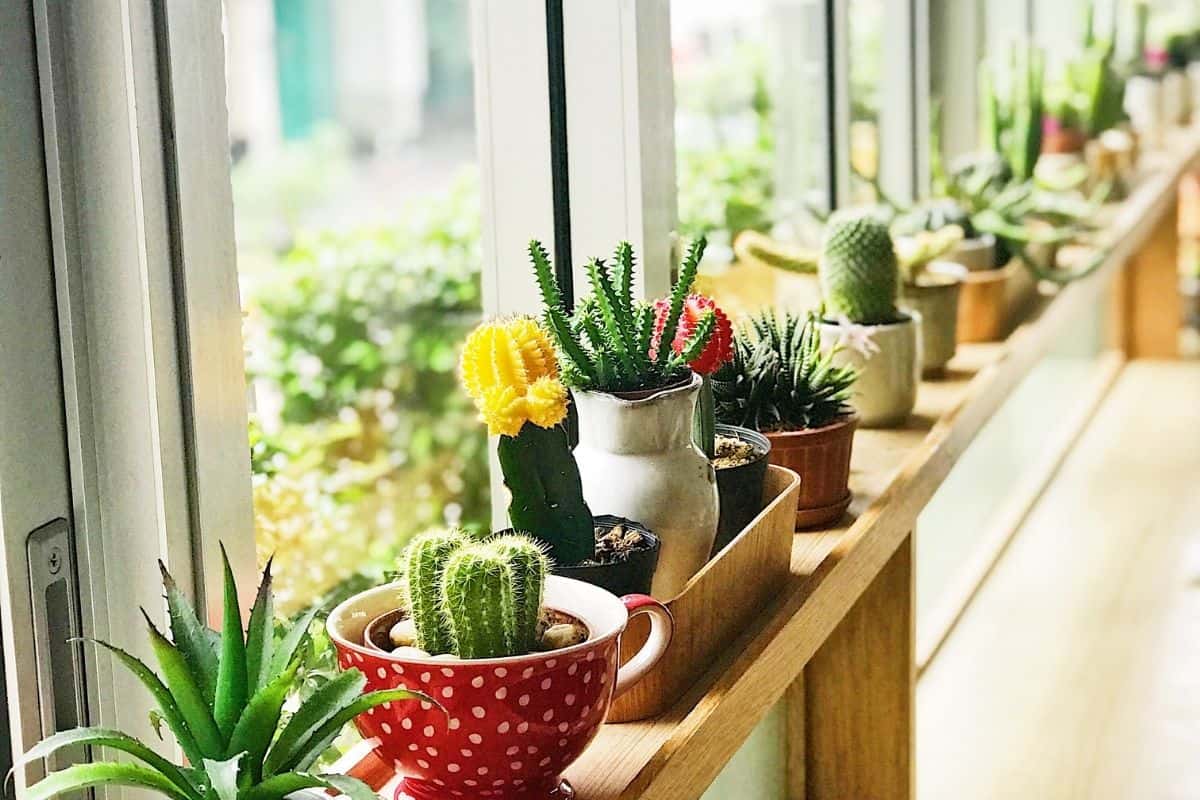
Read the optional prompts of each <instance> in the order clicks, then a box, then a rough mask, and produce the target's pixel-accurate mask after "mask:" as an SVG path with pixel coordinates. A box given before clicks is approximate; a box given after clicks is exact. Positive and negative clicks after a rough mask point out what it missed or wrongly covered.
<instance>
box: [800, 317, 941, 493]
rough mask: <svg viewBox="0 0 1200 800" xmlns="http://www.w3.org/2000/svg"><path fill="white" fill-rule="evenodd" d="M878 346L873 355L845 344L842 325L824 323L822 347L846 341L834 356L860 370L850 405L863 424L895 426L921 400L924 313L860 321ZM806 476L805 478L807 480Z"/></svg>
mask: <svg viewBox="0 0 1200 800" xmlns="http://www.w3.org/2000/svg"><path fill="white" fill-rule="evenodd" d="M856 327H859V328H865V329H866V333H867V334H868V335H869V337H870V339H871V342H872V343H873V345H874V347H875V348H877V349H876V350H875V351H874V352H871V353H869V354H866V353H863V352H860V351H859V350H858V349H856V348H854V347H850V346H845V345H844V344H843V343H842V333H843V330H842V327H841V326H840V325H838V324H837V323H831V322H822V323H821V347H822V348H823V349H825V350H831V349H833V348H834V347H838V346H839V345H842V346H841V347H840V349H839V350H838V352H837V353H836V354H835V355H834V357H833V360H834V362H835V363H837V364H839V365H843V364H849V365H851V366H853V367H854V368H855V369H856V370H858V379H857V380H855V381H854V390H853V391H854V397H853V399H852V400H851V405H853V406H854V410H855V411H857V412H858V416H859V423H860V424H861V425H862V426H863V427H864V428H892V427H896V426H898V425H903V424H904V422H905V421H906V420H907V419H908V415H909V414H911V413H912V410H913V407H914V406H915V405H916V403H917V386H919V385H920V382H921V318H920V315H918V314H915V313H912V312H910V313H909V315H908V318H906V319H903V320H901V321H899V322H892V323H889V324H887V325H861V326H856ZM803 477H804V476H803V475H802V476H801V479H802V480H803Z"/></svg>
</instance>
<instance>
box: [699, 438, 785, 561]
mask: <svg viewBox="0 0 1200 800" xmlns="http://www.w3.org/2000/svg"><path fill="white" fill-rule="evenodd" d="M717 435H718V436H727V437H729V438H731V439H740V440H742V441H743V442H746V443H747V444H749V445H750V446H751V447H753V448H754V460H753V461H750V462H748V463H746V464H739V465H737V466H736V467H723V468H720V469H718V470H717V492H718V494H719V495H720V499H721V503H720V516H719V517H718V520H717V538H716V540H715V541H714V542H713V548H712V553H711V554H710V557H715V556H716V555H717V553H719V552H721V551H722V550H724V549H725V546H726V545H727V544H729V543H730V542H732V541H733V539H734V537H735V536H737V535H738V534H739V533H741V532H742V529H743V528H745V527H746V526H747V525H749V524H750V521H751V520H753V519H754V518H755V517H757V516H758V512H759V511H762V507H763V480H764V479H765V478H766V477H767V456H768V454H769V453H770V451H771V442H770V441H769V440H768V439H767V437H765V436H763V435H762V434H761V433H759V432H758V431H752V430H750V429H749V428H742V427H739V426H737V425H720V424H718V425H717Z"/></svg>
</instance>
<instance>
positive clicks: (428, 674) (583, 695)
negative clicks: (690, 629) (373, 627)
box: [327, 576, 673, 800]
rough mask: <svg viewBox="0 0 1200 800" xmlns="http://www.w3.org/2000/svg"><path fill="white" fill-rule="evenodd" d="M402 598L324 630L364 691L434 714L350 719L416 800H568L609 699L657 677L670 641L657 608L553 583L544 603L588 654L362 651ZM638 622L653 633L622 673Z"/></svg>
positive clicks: (339, 611) (339, 618)
mask: <svg viewBox="0 0 1200 800" xmlns="http://www.w3.org/2000/svg"><path fill="white" fill-rule="evenodd" d="M401 596H402V595H401V591H400V586H399V584H388V585H387V586H380V587H377V588H375V589H370V590H368V591H366V592H362V593H361V594H357V595H355V596H353V597H351V598H350V599H349V600H346V601H345V602H344V603H342V604H341V605H339V606H338V607H337V608H335V609H334V610H333V613H331V614H330V615H329V621H328V623H327V628H328V630H329V636H330V638H331V639H332V640H333V643H334V647H335V648H336V650H337V656H338V664H339V665H340V666H341V668H342V669H350V668H351V667H355V668H358V669H360V670H362V672H363V674H364V675H366V677H367V691H377V690H380V689H394V688H399V687H407V688H410V689H415V690H419V691H422V692H424V693H426V694H428V695H429V696H430V697H433V698H435V699H436V700H437V701H438V703H440V704H441V706H442V708H437V707H436V706H433V705H432V704H428V703H421V704H418V703H391V704H387V705H383V706H380V707H378V708H375V709H372V710H370V711H368V712H367V713H366V714H363V715H362V716H360V717H358V718H357V719H356V720H355V725H356V726H357V727H358V729H359V731H360V732H361V733H362V735H363V736H364V737H367V738H372V737H375V738H378V740H379V744H378V746H377V747H376V752H377V753H378V754H379V755H380V757H382V758H383V759H384V761H386V762H387V763H390V764H394V765H395V767H396V771H397V773H399V774H401V775H404V776H405V778H404V782H403V786H402V788H403V791H404V792H405V793H406V794H407V795H409V796H410V797H412V798H414V800H442V798H445V797H447V796H448V795H449V796H454V797H492V798H497V799H498V800H508V799H509V798H523V799H527V800H548V798H567V797H571V796H573V791H572V790H571V788H570V786H569V785H568V784H567V783H566V781H564V780H563V779H562V778H561V775H562V773H563V771H564V770H565V769H566V768H567V766H569V765H570V764H571V763H572V762H574V761H575V759H577V758H579V755H580V754H581V753H582V752H583V751H584V748H586V747H587V746H588V744H589V743H590V742H591V741H592V739H593V738H594V737H595V735H596V732H597V731H599V729H600V725H601V724H602V723H603V722H604V718H605V716H606V715H607V714H608V709H609V706H610V705H611V703H612V699H613V697H614V696H616V695H619V694H621V693H622V692H624V691H626V690H627V689H629V688H630V687H631V686H632V685H633V684H634V683H636V682H637V681H638V680H639V679H640V678H641V677H642V676H643V675H645V674H646V672H647V671H649V669H650V668H651V667H653V666H654V664H655V662H657V661H658V659H659V658H660V657H661V656H662V654H663V652H664V651H665V650H666V648H667V645H668V644H669V642H670V639H671V634H672V632H673V631H672V629H673V623H672V621H671V615H670V613H669V612H668V611H667V610H666V608H665V607H664V606H663V605H662V604H661V603H659V602H658V601H657V600H654V599H652V598H650V597H647V596H645V595H629V596H627V597H625V598H623V599H621V600H618V599H617V598H616V597H614V596H613V595H611V594H609V593H608V592H606V591H604V590H603V589H599V588H597V587H595V586H592V585H590V584H587V583H582V582H580V581H573V580H570V579H568V578H560V577H557V576H551V577H550V578H548V579H547V582H546V599H545V604H546V606H547V607H548V608H551V609H555V610H557V611H561V612H563V613H566V614H569V615H571V616H573V617H575V618H577V619H579V620H580V621H581V622H583V624H584V625H586V626H587V628H588V631H589V633H590V636H589V638H588V640H587V641H586V642H584V643H583V644H578V645H575V646H573V647H567V648H563V649H561V650H555V651H552V652H548V653H533V654H530V655H526V656H515V657H512V658H484V659H475V660H469V661H468V660H462V659H457V658H447V657H438V658H422V659H414V658H399V657H397V656H394V655H392V654H390V653H385V652H383V651H380V650H377V649H374V648H372V647H368V646H365V645H364V644H362V642H363V631H364V629H365V627H366V625H367V623H368V622H369V621H370V620H373V619H375V618H376V617H378V616H380V615H382V614H385V613H387V612H389V611H392V610H394V609H396V608H397V607H399V605H400V601H401ZM633 614H648V615H649V616H650V619H651V633H650V636H649V638H648V639H647V641H646V644H645V645H644V646H643V647H642V649H641V650H640V651H638V653H637V655H635V656H634V657H633V659H632V660H630V661H629V662H628V663H627V664H626V665H625V666H623V667H621V668H620V670H618V669H617V656H618V653H619V646H620V643H619V639H620V636H621V634H622V632H623V631H624V630H625V626H626V624H627V623H628V621H629V617H630V616H631V615H633Z"/></svg>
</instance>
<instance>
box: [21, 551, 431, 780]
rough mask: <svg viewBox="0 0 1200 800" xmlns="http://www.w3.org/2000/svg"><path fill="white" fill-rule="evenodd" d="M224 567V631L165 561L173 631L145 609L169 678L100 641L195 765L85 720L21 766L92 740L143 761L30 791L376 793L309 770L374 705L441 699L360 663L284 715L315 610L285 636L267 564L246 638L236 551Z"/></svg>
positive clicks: (85, 767) (74, 773)
mask: <svg viewBox="0 0 1200 800" xmlns="http://www.w3.org/2000/svg"><path fill="white" fill-rule="evenodd" d="M222 557H224V552H222ZM224 567H225V589H224V603H225V609H224V618H223V630H222V632H221V633H219V634H218V633H217V632H216V631H213V630H210V629H209V628H207V627H205V626H204V624H203V622H201V620H200V619H199V617H198V616H197V615H196V613H195V610H194V609H193V608H192V607H191V605H190V604H189V603H188V601H187V599H186V597H185V596H184V595H183V593H182V592H181V591H180V590H179V587H178V586H176V584H175V581H174V580H173V579H172V578H171V576H170V574H169V573H167V571H166V569H165V568H163V570H162V574H163V585H164V587H165V589H166V594H167V606H168V609H169V611H170V631H171V639H168V638H167V637H166V636H164V635H163V634H162V633H160V632H159V630H158V628H157V627H156V626H155V625H154V623H153V622H152V621H151V620H150V617H149V615H148V614H147V615H146V623H147V627H148V631H149V637H150V645H151V647H152V649H153V650H154V655H155V658H156V659H157V661H158V666H159V669H160V670H161V676H160V675H158V674H156V673H155V672H154V671H153V670H151V669H150V667H149V666H147V665H146V664H145V663H143V662H142V661H140V660H139V659H137V658H135V657H134V656H132V655H130V654H129V653H127V652H125V651H124V650H122V649H120V648H118V647H115V646H113V645H110V644H107V643H104V642H98V643H97V644H100V645H101V646H102V647H105V648H106V649H108V650H109V651H110V652H111V653H112V654H113V655H114V656H115V657H116V658H117V660H118V661H120V662H121V664H122V665H123V666H124V667H125V668H126V669H128V670H129V671H130V672H132V673H133V674H134V675H135V676H136V677H137V678H138V680H139V681H140V682H141V683H142V685H143V686H145V687H146V689H147V690H148V691H149V692H150V693H151V694H152V695H153V696H154V699H155V701H156V702H157V703H158V710H159V712H158V713H159V716H160V718H161V719H162V721H163V722H165V723H166V725H167V727H168V728H169V729H170V730H171V732H172V733H173V734H174V735H175V739H176V741H177V742H178V743H179V747H180V749H181V750H182V751H183V754H184V756H185V757H186V758H187V761H188V765H187V766H179V765H176V764H173V763H172V762H170V761H169V760H167V759H165V758H163V757H162V756H160V755H158V754H157V753H156V752H155V751H154V750H152V749H151V748H150V747H148V746H147V745H145V744H143V743H142V742H140V741H138V740H137V739H135V738H134V737H132V736H129V735H127V734H124V733H121V732H120V731H116V730H109V729H106V728H76V729H74V730H70V731H64V732H62V733H58V734H55V735H53V736H51V737H49V738H47V739H46V740H44V741H43V742H41V743H40V744H38V745H37V746H35V747H34V748H33V749H32V750H30V751H29V752H28V753H26V754H25V756H24V757H23V758H22V759H21V761H20V762H19V763H18V764H17V767H21V766H23V765H25V764H28V763H30V762H31V761H34V760H38V759H42V758H46V757H47V756H50V755H52V754H53V753H55V752H56V751H58V750H61V749H63V748H67V747H85V746H92V747H104V748H107V749H109V750H114V751H117V752H120V753H124V754H126V755H128V756H130V757H132V759H133V761H132V762H130V761H124V762H97V763H89V764H77V765H74V766H71V767H67V768H66V769H62V770H59V771H57V772H52V773H50V774H49V775H47V776H46V778H44V779H43V780H42V781H40V782H39V783H37V784H36V785H35V786H33V787H32V788H31V789H29V791H28V793H27V798H28V800H43V798H49V797H55V796H57V795H61V794H66V793H69V792H75V791H80V790H82V789H85V788H87V787H90V786H131V787H139V788H144V789H149V790H152V791H154V792H157V793H158V794H161V795H163V796H165V797H169V798H173V800H283V798H285V797H286V796H288V795H290V794H291V793H293V792H296V791H298V790H300V789H305V788H323V789H333V790H335V791H338V792H341V793H343V794H345V795H347V796H349V797H351V798H355V800H375V799H376V795H375V794H374V793H373V792H372V791H371V790H370V789H369V788H368V787H367V786H366V785H365V784H363V783H361V782H359V781H357V780H355V779H353V778H349V777H346V776H343V775H328V774H317V773H312V772H309V771H308V770H309V769H310V767H312V765H313V764H314V762H315V761H316V760H317V758H318V757H319V756H320V755H321V754H322V753H323V752H324V751H325V749H326V748H327V747H328V746H329V744H330V743H331V742H332V741H333V740H334V738H335V737H337V735H338V734H339V733H340V732H341V730H342V728H344V727H345V726H346V724H347V723H349V722H350V721H351V720H352V719H354V718H355V717H356V716H358V715H359V714H362V713H364V712H366V711H367V710H368V709H370V708H374V707H375V706H378V705H382V704H383V703H388V702H399V701H404V700H422V701H425V702H433V701H432V700H431V698H429V697H427V696H425V695H422V694H420V693H418V692H410V691H407V690H404V689H393V690H389V691H380V692H371V693H369V694H363V689H364V687H365V686H366V678H364V677H363V674H362V673H361V672H359V671H358V670H356V669H350V670H347V671H346V672H344V673H343V674H342V675H340V676H339V677H338V678H336V679H335V680H332V681H330V682H329V683H327V684H326V685H325V686H323V687H322V688H321V689H320V690H318V691H317V692H315V693H313V694H312V695H311V696H309V697H308V698H307V699H306V700H304V701H303V702H301V703H299V705H297V706H296V707H295V708H294V709H293V710H292V711H291V713H290V714H289V713H287V712H285V710H284V708H285V704H286V703H287V702H288V700H289V698H290V697H291V696H292V695H293V692H294V690H295V689H296V687H297V684H298V682H299V678H298V673H299V670H300V667H301V664H302V662H303V660H304V652H305V650H306V649H307V647H308V636H309V623H310V622H311V621H312V616H311V615H306V616H304V617H302V618H301V619H300V620H299V621H297V622H296V623H295V624H294V625H292V626H291V627H290V628H288V629H286V630H285V631H284V632H283V634H282V635H279V636H277V635H276V630H275V620H274V610H273V601H272V595H271V575H270V564H268V567H267V570H266V571H264V573H263V578H262V582H261V583H260V584H259V588H258V594H257V596H256V598H255V601H254V606H253V608H252V609H251V611H250V619H249V624H248V627H247V629H246V631H245V634H244V635H243V631H242V616H241V603H240V601H239V599H238V593H237V587H236V585H235V584H234V580H233V572H232V571H231V570H230V567H229V562H228V559H225V563H224ZM143 614H145V612H144V611H143Z"/></svg>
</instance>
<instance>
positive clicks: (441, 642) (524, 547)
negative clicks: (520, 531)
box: [405, 532, 549, 658]
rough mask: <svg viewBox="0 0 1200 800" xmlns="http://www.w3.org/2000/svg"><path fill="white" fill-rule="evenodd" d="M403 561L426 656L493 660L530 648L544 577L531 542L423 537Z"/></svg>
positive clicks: (541, 557)
mask: <svg viewBox="0 0 1200 800" xmlns="http://www.w3.org/2000/svg"><path fill="white" fill-rule="evenodd" d="M405 563H406V568H407V573H406V579H407V580H406V585H407V594H408V603H409V613H410V614H411V616H412V619H413V622H414V623H415V624H416V627H417V641H418V643H419V644H420V645H421V648H422V649H423V650H425V651H426V652H428V653H430V654H431V655H440V654H442V653H452V654H454V655H456V656H458V657H460V658H498V657H502V656H513V655H522V654H524V653H528V652H529V651H530V650H531V649H532V648H533V645H534V643H535V640H536V637H537V623H538V616H539V615H540V613H541V607H542V593H543V590H544V588H545V584H546V573H547V572H549V561H548V559H547V558H546V556H545V554H544V553H543V552H542V550H541V548H539V547H538V545H537V544H536V543H535V542H534V541H533V540H531V539H529V538H527V537H524V536H519V535H514V536H501V537H497V538H494V539H491V540H488V541H486V542H479V543H476V542H471V541H470V540H469V539H468V538H467V537H466V536H465V535H462V534H445V533H442V532H437V533H432V534H424V535H422V536H420V537H418V538H417V539H414V540H413V543H412V544H411V545H409V550H408V552H407V554H406V559H405ZM431 647H436V648H437V649H431Z"/></svg>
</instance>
